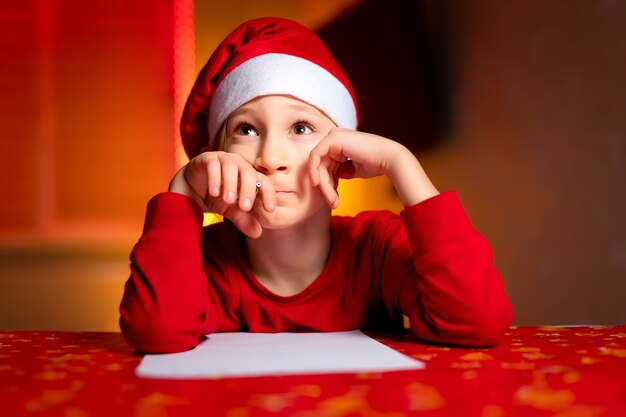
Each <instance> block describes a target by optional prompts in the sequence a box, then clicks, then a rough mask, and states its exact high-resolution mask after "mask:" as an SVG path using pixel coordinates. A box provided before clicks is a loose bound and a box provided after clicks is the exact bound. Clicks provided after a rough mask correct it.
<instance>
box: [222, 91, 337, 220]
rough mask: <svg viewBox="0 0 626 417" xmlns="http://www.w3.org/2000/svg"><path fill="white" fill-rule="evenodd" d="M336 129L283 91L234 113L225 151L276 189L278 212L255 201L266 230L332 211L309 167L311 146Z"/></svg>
mask: <svg viewBox="0 0 626 417" xmlns="http://www.w3.org/2000/svg"><path fill="white" fill-rule="evenodd" d="M333 127H335V124H334V122H333V121H332V120H330V119H329V118H328V117H327V116H326V115H324V114H323V113H322V112H320V111H319V110H318V109H317V108H315V107H313V106H311V105H309V104H307V103H304V102H302V101H300V100H297V99H295V98H292V97H289V96H283V95H271V96H263V97H258V98H256V99H254V100H251V101H249V102H248V103H246V104H244V105H243V106H241V107H239V108H238V109H237V110H235V111H234V112H232V113H231V115H230V116H229V118H228V120H227V122H226V126H225V129H226V130H225V142H224V150H225V151H226V152H232V153H237V154H239V155H241V156H242V157H243V158H244V159H245V160H246V161H247V162H249V163H250V164H251V165H252V166H253V167H254V168H255V169H256V170H257V171H259V172H261V173H262V174H264V175H266V176H267V177H268V178H270V180H272V182H273V184H274V188H275V190H276V210H274V212H272V213H268V212H266V211H265V210H263V208H262V207H261V204H259V200H258V199H257V201H256V203H255V206H254V209H253V210H254V213H255V216H256V217H257V218H258V219H259V222H260V223H261V226H262V227H263V228H265V229H280V228H285V227H288V226H291V225H295V224H297V223H299V222H301V221H303V220H306V219H308V218H309V217H310V216H313V215H315V214H321V215H326V214H327V213H328V212H329V211H330V208H329V207H328V205H327V203H326V201H325V200H324V198H323V196H322V194H321V192H320V191H319V188H318V187H313V186H312V185H311V179H310V178H309V174H308V169H307V166H308V160H309V154H310V153H311V150H312V149H313V148H315V146H316V145H317V144H318V143H319V142H320V141H321V140H322V139H323V138H324V137H326V135H327V134H328V132H329V131H330V130H331V129H332V128H333ZM261 192H263V191H261Z"/></svg>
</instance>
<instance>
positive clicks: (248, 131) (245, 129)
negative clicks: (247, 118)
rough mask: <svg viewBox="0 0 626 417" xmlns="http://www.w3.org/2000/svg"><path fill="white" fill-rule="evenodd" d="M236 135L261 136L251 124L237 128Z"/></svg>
mask: <svg viewBox="0 0 626 417" xmlns="http://www.w3.org/2000/svg"><path fill="white" fill-rule="evenodd" d="M235 135H241V136H259V134H258V133H257V131H256V130H254V128H253V127H252V126H250V125H249V124H242V125H239V126H237V128H236V129H235Z"/></svg>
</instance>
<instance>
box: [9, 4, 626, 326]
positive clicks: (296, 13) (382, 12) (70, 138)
mask: <svg viewBox="0 0 626 417" xmlns="http://www.w3.org/2000/svg"><path fill="white" fill-rule="evenodd" d="M267 15H274V16H282V17H287V18H292V19H296V20H298V21H300V22H301V23H303V24H304V25H306V26H308V27H310V28H312V29H314V30H316V31H317V32H318V33H319V35H320V36H321V37H322V38H323V39H324V40H325V41H326V42H327V43H328V45H329V47H330V48H331V50H333V52H334V54H335V55H336V57H337V59H338V60H339V61H340V63H341V64H342V65H343V66H344V68H345V69H346V72H348V75H349V76H350V78H351V79H352V80H353V82H354V85H355V88H356V90H357V97H358V99H359V104H360V107H361V112H362V120H363V122H362V125H361V130H366V131H370V132H373V133H378V134H382V135H386V136H388V137H390V138H393V139H395V140H398V141H400V142H402V143H404V144H405V145H407V146H409V147H410V148H411V149H412V150H413V151H414V152H415V153H416V155H417V156H418V158H419V159H420V161H421V162H422V164H423V166H424V167H425V169H426V171H427V172H428V173H429V175H430V176H431V178H432V180H433V182H434V183H435V184H436V186H437V187H438V188H439V189H440V190H447V189H456V190H457V191H458V193H459V195H460V197H461V200H462V201H463V203H464V205H465V207H466V209H467V211H468V213H469V215H470V217H471V219H472V221H473V223H474V225H475V226H476V228H478V229H479V230H480V231H481V232H482V233H483V234H484V235H485V236H486V237H487V239H488V240H489V241H490V242H491V244H492V246H493V249H494V252H495V257H496V258H495V260H496V264H497V266H498V268H499V269H500V271H501V273H502V276H503V279H504V284H505V287H506V290H507V292H508V294H509V297H510V298H511V300H512V302H513V305H514V309H515V324H616V323H626V218H625V215H624V213H625V211H626V210H625V209H626V186H625V185H624V182H625V180H626V75H625V74H626V25H624V24H623V22H624V21H626V3H625V2H623V1H619V0H596V1H586V0H573V1H569V2H567V4H566V5H565V4H564V3H563V2H545V1H539V0H531V1H525V2H493V1H487V0H472V1H469V0H444V1H427V0H412V1H409V0H406V1H401V0H398V1H383V0H369V1H356V0H294V1H287V0H272V1H264V2H258V1H254V0H238V1H232V2H225V1H196V2H195V4H194V2H193V0H159V1H154V0H133V1H123V0H92V1H88V2H85V1H79V0H26V1H22V2H3V4H2V6H1V7H0V48H2V49H1V52H2V59H1V60H0V108H1V111H0V133H1V137H0V199H1V200H0V328H3V329H56V330H96V331H115V330H117V319H118V305H119V300H120V298H121V295H122V291H123V285H124V282H125V280H126V278H127V276H128V273H129V267H128V254H129V252H130V250H131V248H132V245H133V244H134V242H135V241H136V239H137V238H138V237H139V235H140V233H141V228H142V223H143V215H144V210H145V205H146V202H147V201H148V199H149V198H150V197H151V196H152V195H154V194H155V193H157V192H160V191H163V190H165V189H166V187H167V184H168V182H169V180H170V179H171V177H172V176H173V174H174V173H175V171H176V170H177V168H178V167H179V166H180V165H181V164H184V162H185V157H184V155H183V154H182V153H181V149H180V143H179V137H178V132H177V123H178V119H179V117H180V112H181V110H182V106H183V104H184V100H185V97H186V94H187V93H188V92H189V89H190V88H191V84H192V83H193V80H194V77H195V74H196V73H197V71H199V69H200V68H201V67H202V65H203V64H204V62H205V61H206V59H207V58H208V56H209V55H210V53H211V52H212V50H213V49H214V48H215V46H217V44H218V43H219V42H220V41H221V40H222V39H223V37H224V36H226V35H227V34H228V33H229V32H230V31H231V30H232V29H233V28H234V27H235V26H237V25H238V24H239V23H241V22H242V21H244V20H246V19H250V18H254V17H260V16H267ZM340 194H341V196H342V200H341V206H340V207H339V209H338V210H337V213H338V214H354V213H356V212H358V211H361V210H364V209H389V210H393V211H399V210H400V209H401V205H400V203H399V202H398V200H397V199H396V197H395V195H394V192H393V189H392V187H391V186H390V184H389V183H388V182H387V181H386V180H385V179H376V180H371V181H367V182H363V181H358V180H354V181H347V182H343V183H342V184H341V185H340ZM208 220H211V219H210V218H208Z"/></svg>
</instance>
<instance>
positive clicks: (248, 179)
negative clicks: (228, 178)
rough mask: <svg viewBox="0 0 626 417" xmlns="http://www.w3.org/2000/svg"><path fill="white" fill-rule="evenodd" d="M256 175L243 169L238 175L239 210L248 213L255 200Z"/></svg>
mask: <svg viewBox="0 0 626 417" xmlns="http://www.w3.org/2000/svg"><path fill="white" fill-rule="evenodd" d="M256 181H257V179H256V173H255V172H254V171H252V170H247V169H244V170H242V171H241V172H240V174H239V208H240V209H242V210H243V211H249V210H250V209H251V208H252V204H254V200H255V199H256Z"/></svg>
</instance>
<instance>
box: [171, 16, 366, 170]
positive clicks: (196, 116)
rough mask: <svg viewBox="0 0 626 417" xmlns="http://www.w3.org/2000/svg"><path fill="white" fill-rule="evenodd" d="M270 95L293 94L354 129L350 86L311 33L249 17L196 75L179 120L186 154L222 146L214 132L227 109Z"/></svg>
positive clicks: (290, 24) (282, 22) (284, 21)
mask: <svg viewBox="0 0 626 417" xmlns="http://www.w3.org/2000/svg"><path fill="white" fill-rule="evenodd" d="M271 94H283V95H289V96H293V97H295V98H297V99H299V100H302V101H304V102H306V103H308V104H310V105H312V106H314V107H317V108H318V109H319V110H320V111H322V112H323V113H324V114H326V115H327V116H328V117H329V118H330V119H331V120H333V122H335V124H336V125H337V126H341V127H346V128H349V129H356V128H357V124H358V110H357V104H356V98H355V94H354V90H353V88H352V86H351V85H350V81H349V80H348V78H347V76H346V75H345V73H344V72H343V70H342V69H341V67H340V66H339V64H337V62H336V61H335V60H334V58H333V57H332V55H331V53H330V51H329V50H328V48H327V47H326V46H325V45H324V43H323V42H322V41H321V40H320V39H319V38H318V37H317V35H315V33H313V32H312V31H310V30H309V29H307V28H306V27H304V26H302V25H300V24H299V23H296V22H294V21H291V20H287V19H281V18H274V17H266V18H260V19H254V20H250V21H248V22H245V23H243V24H242V25H240V26H239V27H238V28H236V29H235V30H234V31H233V32H232V33H231V34H230V35H228V36H227V37H226V39H224V41H222V43H221V44H220V45H219V46H218V47H217V49H216V50H215V52H213V54H212V55H211V58H210V59H209V61H208V62H207V64H206V65H205V66H204V67H203V68H202V70H201V71H200V74H199V75H198V78H197V80H196V82H195V84H194V87H193V89H192V90H191V93H190V95H189V98H188V100H187V103H186V105H185V109H184V111H183V117H182V119H181V137H182V140H183V146H184V148H185V152H186V153H187V155H188V156H189V158H193V157H194V156H196V155H198V154H199V153H200V152H203V151H208V150H215V149H218V147H221V146H223V143H219V142H218V140H223V138H222V137H221V136H220V137H218V132H219V131H220V129H221V127H222V126H223V125H224V121H225V120H226V118H227V117H228V116H229V115H230V113H231V112H232V111H233V110H235V109H237V108H238V107H240V106H241V105H243V104H245V103H247V102H248V101H250V100H252V99H254V98H255V97H260V96H263V95H271Z"/></svg>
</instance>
